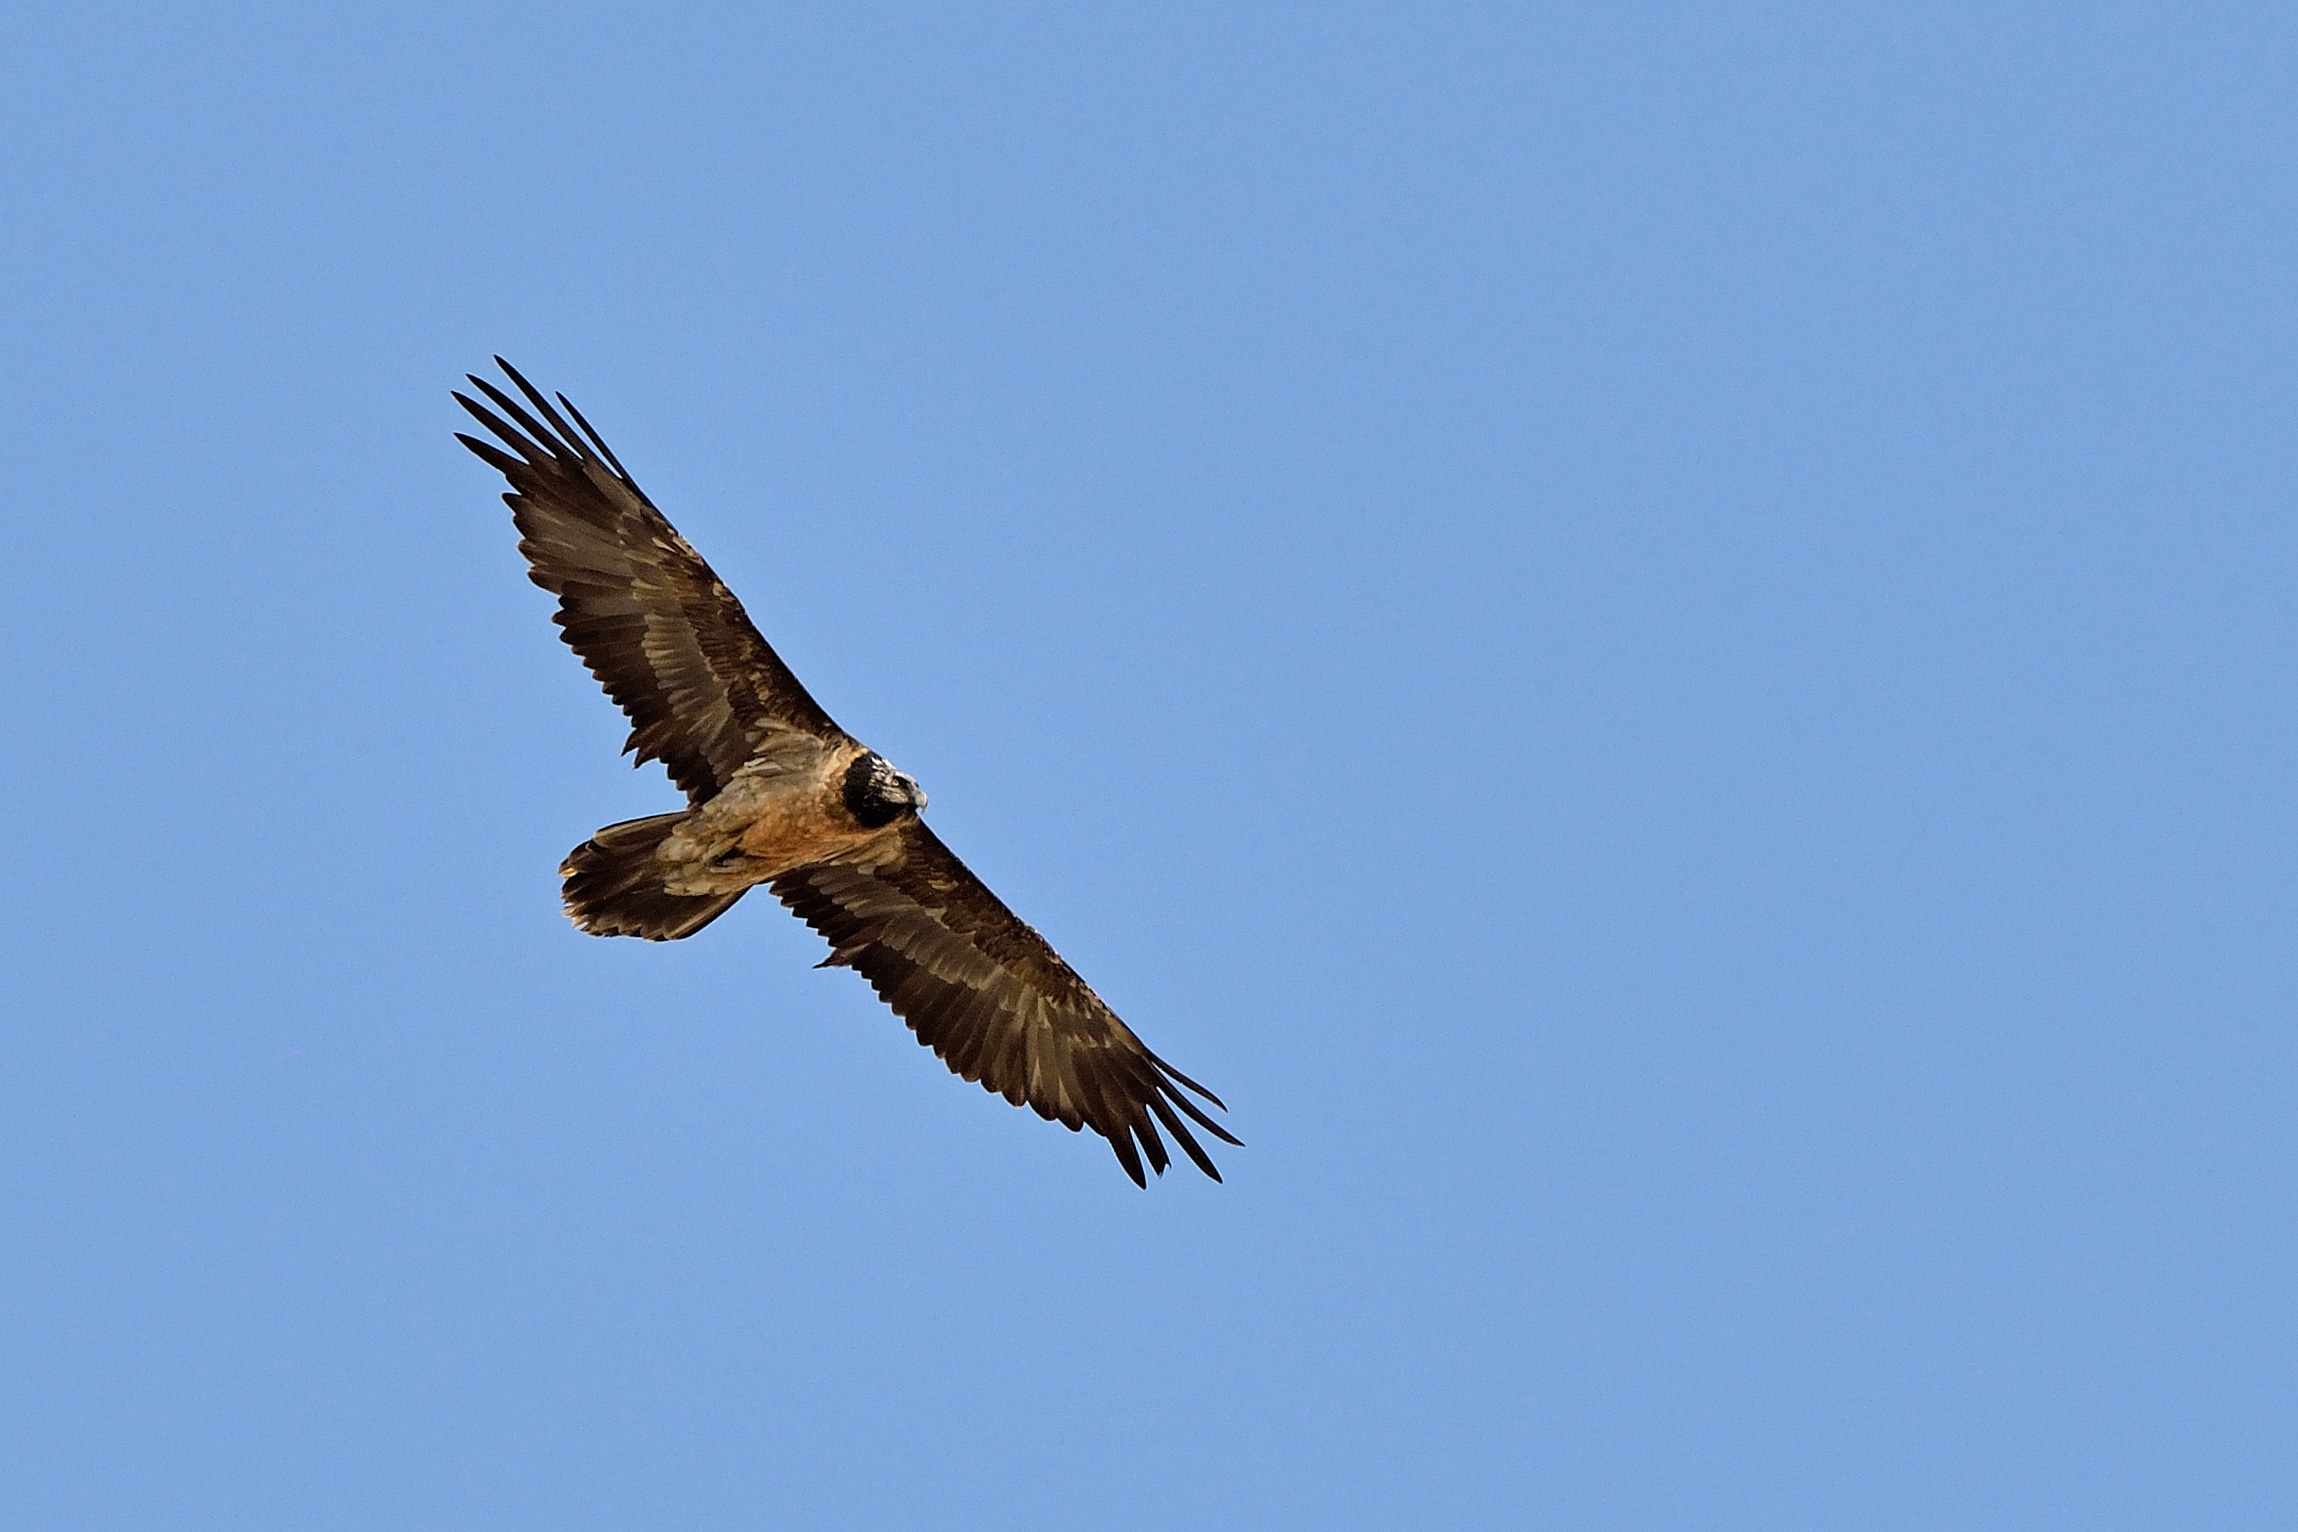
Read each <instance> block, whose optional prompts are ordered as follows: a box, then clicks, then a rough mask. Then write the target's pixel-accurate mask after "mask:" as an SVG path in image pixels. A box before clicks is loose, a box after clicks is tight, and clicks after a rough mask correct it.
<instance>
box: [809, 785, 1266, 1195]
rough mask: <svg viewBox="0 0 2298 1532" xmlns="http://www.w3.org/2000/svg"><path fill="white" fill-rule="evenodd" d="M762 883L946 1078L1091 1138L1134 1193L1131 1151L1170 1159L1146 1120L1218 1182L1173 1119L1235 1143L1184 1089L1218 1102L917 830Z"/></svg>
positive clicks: (1135, 1157) (1137, 1163)
mask: <svg viewBox="0 0 2298 1532" xmlns="http://www.w3.org/2000/svg"><path fill="white" fill-rule="evenodd" d="M770 886H771V887H772V888H773V890H774V893H775V895H776V897H778V898H780V899H781V901H782V902H783V903H784V904H786V905H788V906H789V907H790V908H791V910H792V911H794V912H795V913H796V914H797V915H798V916H799V918H800V919H802V920H804V921H805V922H806V923H807V924H808V925H810V926H812V927H813V928H814V929H815V930H817V931H819V932H821V933H822V935H823V936H825V937H827V938H828V939H829V942H830V948H831V951H830V956H829V959H828V962H827V963H826V964H825V966H832V965H836V966H843V967H848V968H852V969H854V970H855V971H857V972H859V973H860V974H861V975H862V977H863V978H865V979H868V980H869V981H870V987H871V988H872V989H875V990H876V991H877V992H878V996H879V998H881V999H882V1000H884V1001H885V1002H886V1004H887V1005H889V1006H891V1007H893V1009H894V1013H895V1014H896V1015H898V1016H900V1017H901V1018H902V1019H903V1020H904V1021H906V1022H908V1023H909V1026H910V1030H911V1031H913V1032H915V1033H916V1034H917V1035H918V1041H920V1042H922V1043H924V1044H925V1045H926V1046H927V1047H929V1048H931V1049H933V1050H934V1052H935V1053H936V1054H938V1055H940V1057H941V1059H942V1062H943V1063H945V1064H947V1065H949V1067H950V1068H951V1069H952V1070H953V1071H954V1072H956V1073H957V1074H959V1075H962V1076H964V1077H965V1078H966V1079H968V1080H978V1081H979V1082H981V1084H982V1085H983V1086H984V1087H985V1088H987V1089H989V1090H992V1091H995V1092H997V1093H998V1094H1000V1095H1002V1096H1004V1097H1005V1099H1006V1100H1008V1101H1010V1102H1012V1103H1013V1104H1014V1105H1016V1106H1024V1105H1026V1106H1028V1107H1030V1108H1032V1109H1033V1110H1035V1111H1036V1113H1037V1114H1038V1115H1039V1116H1040V1117H1044V1118H1047V1119H1049V1120H1051V1121H1054V1122H1059V1123H1062V1124H1064V1125H1066V1126H1067V1127H1069V1128H1070V1129H1071V1130H1072V1131H1075V1130H1076V1129H1078V1128H1081V1127H1084V1128H1091V1129H1092V1130H1093V1131H1094V1132H1096V1133H1098V1134H1100V1135H1101V1136H1102V1137H1103V1138H1106V1139H1108V1140H1109V1144H1110V1147H1111V1148H1112V1149H1114V1150H1116V1152H1117V1159H1118V1162H1119V1163H1120V1164H1122V1165H1123V1166H1124V1167H1125V1170H1126V1173H1127V1174H1128V1175H1130V1176H1132V1178H1133V1180H1134V1181H1135V1183H1136V1184H1139V1185H1144V1186H1145V1185H1147V1184H1148V1181H1147V1178H1146V1177H1145V1176H1144V1175H1143V1174H1142V1168H1141V1161H1142V1156H1143V1155H1144V1154H1146V1155H1147V1157H1148V1161H1149V1165H1150V1167H1151V1168H1152V1169H1154V1170H1156V1171H1157V1172H1158V1173H1159V1174H1160V1175H1162V1174H1163V1173H1164V1171H1165V1167H1166V1166H1167V1165H1168V1164H1169V1163H1170V1160H1169V1158H1168V1157H1167V1155H1166V1152H1165V1145H1164V1142H1163V1140H1161V1139H1160V1138H1159V1137H1158V1135H1157V1125H1158V1124H1159V1123H1162V1124H1163V1125H1164V1126H1165V1129H1166V1131H1167V1132H1170V1133H1171V1134H1172V1135H1173V1137H1174V1138H1175V1139H1176V1140H1177V1141H1178V1142H1179V1143H1180V1145H1181V1148H1182V1150H1183V1151H1184V1152H1185V1153H1187V1155H1188V1156H1189V1158H1190V1159H1191V1160H1194V1161H1195V1162H1196V1165H1197V1168H1198V1169H1199V1170H1202V1171H1203V1172H1204V1173H1205V1174H1206V1175H1208V1176H1211V1177H1212V1178H1213V1179H1214V1180H1216V1181H1218V1180H1220V1179H1221V1173H1220V1172H1219V1171H1218V1170H1215V1169H1214V1168H1213V1162H1212V1160H1211V1159H1210V1158H1208V1157H1207V1155H1206V1153H1205V1151H1204V1150H1203V1149H1202V1148H1200V1147H1199V1146H1198V1143H1197V1140H1196V1139H1195V1138H1194V1137H1193V1136H1192V1135H1191V1134H1190V1132H1189V1128H1188V1125H1187V1123H1185V1122H1183V1121H1182V1117H1183V1116H1186V1117H1187V1118H1188V1119H1189V1121H1191V1122H1194V1123H1196V1124H1197V1125H1198V1126H1199V1127H1201V1128H1203V1129H1205V1130H1206V1131H1207V1132H1209V1133H1211V1134H1212V1135H1213V1136H1214V1137H1215V1138H1218V1139H1220V1140H1222V1141H1223V1142H1224V1143H1230V1144H1234V1143H1236V1142H1237V1140H1236V1139H1235V1138H1232V1137H1231V1136H1230V1135H1229V1133H1228V1131H1227V1130H1226V1129H1224V1128H1222V1127H1221V1126H1220V1125H1219V1124H1218V1123H1216V1122H1214V1121H1213V1120H1212V1119H1211V1118H1209V1117H1207V1116H1206V1115H1205V1114H1204V1112H1203V1111H1202V1110H1201V1109H1199V1107H1198V1106H1197V1104H1196V1103H1195V1102H1193V1101H1191V1100H1190V1099H1189V1096H1188V1094H1187V1093H1188V1092H1191V1091H1194V1092H1195V1093H1196V1094H1198V1095H1199V1096H1202V1097H1204V1098H1205V1100H1207V1101H1208V1102H1211V1103H1212V1104H1213V1105H1214V1106H1216V1107H1220V1106H1221V1101H1220V1098H1218V1097H1216V1096H1215V1095H1214V1094H1213V1093H1212V1092H1211V1091H1209V1090H1206V1089H1205V1088H1204V1087H1203V1086H1202V1085H1199V1084H1197V1083H1196V1082H1195V1081H1194V1080H1191V1079H1189V1078H1188V1077H1187V1076H1186V1075H1183V1074H1182V1073H1181V1072H1180V1071H1178V1070H1176V1069H1174V1068H1173V1067H1172V1066H1171V1065H1169V1064H1167V1063H1166V1062H1165V1061H1164V1060H1163V1059H1160V1058H1159V1057H1157V1055H1156V1054H1154V1053H1151V1052H1150V1051H1149V1050H1148V1048H1146V1047H1144V1046H1143V1045H1142V1042H1141V1039H1140V1038H1138V1037H1135V1036H1134V1035H1133V1031H1132V1029H1131V1028H1130V1027H1128V1026H1126V1025H1125V1023H1124V1022H1122V1021H1119V1020H1118V1019H1117V1016H1116V1014H1115V1013H1114V1012H1112V1011H1111V1010H1110V1009H1109V1007H1108V1006H1107V1005H1105V1004H1103V1003H1102V1000H1101V997H1100V996H1098V995H1096V994H1094V993H1093V991H1092V990H1091V989H1089V988H1087V987H1086V984H1085V981H1084V980H1082V979H1080V978H1079V977H1078V976H1077V975H1076V973H1075V972H1073V971H1072V970H1071V968H1070V966H1069V965H1068V964H1067V963H1065V962H1063V961H1062V960H1061V955H1060V954H1059V953H1057V952H1055V951H1054V950H1053V948H1052V947H1051V946H1050V945H1048V944H1047V942H1046V940H1045V938H1044V937H1042V936H1039V935H1038V934H1037V933H1036V932H1035V931H1033V930H1031V929H1030V928H1029V927H1028V926H1027V925H1024V924H1023V923H1022V922H1021V920H1020V919H1019V918H1018V917H1017V916H1015V915H1014V913H1013V911H1011V910H1009V909H1007V908H1006V907H1005V905H1004V904H1003V903H1002V902H1001V901H1000V900H999V899H998V897H997V895H995V894H993V893H991V892H990V891H989V889H988V888H986V887H985V886H984V885H983V884H982V881H981V880H980V879H979V878H977V877H975V876H974V875H973V874H972V872H970V871H968V870H967V868H966V866H965V864H964V863H963V862H960V861H959V860H958V859H957V858H956V857H955V856H953V855H951V853H950V850H949V848H948V847H947V846H945V845H943V844H942V843H941V840H940V838H939V837H938V836H936V835H935V834H934V832H933V831H931V830H929V829H927V828H926V827H925V825H924V823H922V822H921V821H918V820H911V821H910V822H908V823H907V824H905V825H904V826H903V827H902V829H901V831H900V833H899V834H898V835H892V836H888V837H886V838H885V839H884V840H883V841H880V842H878V843H876V844H874V845H873V846H871V847H870V848H868V849H867V850H865V851H863V852H859V853H856V854H855V857H854V859H853V860H849V861H832V862H822V863H817V864H815V865H814V866H811V867H801V868H798V869H796V870H795V871H792V872H788V873H785V874H783V875H782V876H781V877H779V878H776V879H775V880H774V881H773V883H772V884H771V885H770ZM1222 1110H1224V1111H1225V1110H1227V1108H1225V1107H1223V1108H1222ZM1177 1112H1178V1115H1177ZM1152 1119H1154V1121H1153V1120H1152ZM1136 1141H1138V1145H1139V1147H1138V1149H1137V1148H1136V1147H1135V1145H1136Z"/></svg>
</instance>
